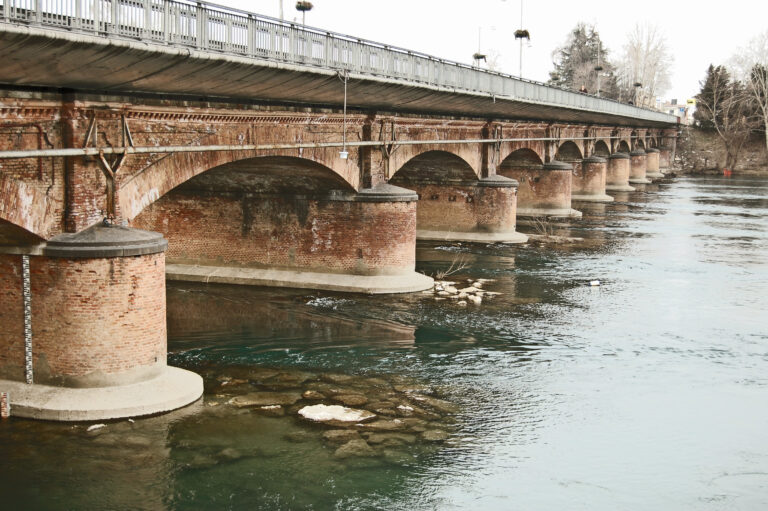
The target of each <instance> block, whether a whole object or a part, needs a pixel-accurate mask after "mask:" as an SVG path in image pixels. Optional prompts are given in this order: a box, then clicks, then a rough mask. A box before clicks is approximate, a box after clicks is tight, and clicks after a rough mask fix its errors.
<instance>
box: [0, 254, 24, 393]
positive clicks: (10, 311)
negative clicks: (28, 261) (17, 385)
mask: <svg viewBox="0 0 768 511" xmlns="http://www.w3.org/2000/svg"><path fill="white" fill-rule="evenodd" d="M0 378H2V379H8V380H19V381H24V302H23V298H22V295H21V256H20V255H7V254H0Z"/></svg>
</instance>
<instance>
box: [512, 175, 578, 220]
mask: <svg viewBox="0 0 768 511" xmlns="http://www.w3.org/2000/svg"><path fill="white" fill-rule="evenodd" d="M504 172H505V175H507V176H508V177H511V178H514V179H516V180H517V181H518V182H519V183H520V188H519V189H518V193H517V201H518V204H517V216H519V217H542V216H543V217H551V218H581V211H576V210H575V209H573V208H571V185H572V180H573V165H572V164H570V163H565V162H562V161H551V162H549V163H544V164H543V165H535V164H532V165H527V166H516V167H511V168H508V169H505V170H504Z"/></svg>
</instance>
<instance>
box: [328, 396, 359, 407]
mask: <svg viewBox="0 0 768 511" xmlns="http://www.w3.org/2000/svg"><path fill="white" fill-rule="evenodd" d="M333 399H334V400H335V401H338V402H340V403H342V404H344V405H347V406H361V405H364V404H365V403H367V402H368V398H367V397H365V396H364V395H362V394H339V395H338V396H334V397H333Z"/></svg>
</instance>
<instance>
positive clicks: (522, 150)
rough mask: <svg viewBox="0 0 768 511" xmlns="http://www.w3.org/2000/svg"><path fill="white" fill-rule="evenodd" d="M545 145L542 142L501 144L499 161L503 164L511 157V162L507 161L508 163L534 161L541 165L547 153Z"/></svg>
mask: <svg viewBox="0 0 768 511" xmlns="http://www.w3.org/2000/svg"><path fill="white" fill-rule="evenodd" d="M546 144H547V143H546V142H544V141H531V142H510V143H505V144H502V146H501V154H500V158H499V161H500V162H504V161H506V160H507V159H508V158H509V157H512V160H509V161H510V162H513V161H516V160H518V159H525V160H531V161H533V160H536V161H538V162H540V163H543V162H544V161H545V158H546V157H545V154H546V152H547V151H546ZM513 155H514V156H513Z"/></svg>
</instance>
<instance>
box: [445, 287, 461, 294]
mask: <svg viewBox="0 0 768 511" xmlns="http://www.w3.org/2000/svg"><path fill="white" fill-rule="evenodd" d="M445 291H446V292H448V293H451V294H452V295H455V294H458V292H459V290H458V289H456V288H455V287H453V286H445Z"/></svg>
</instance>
